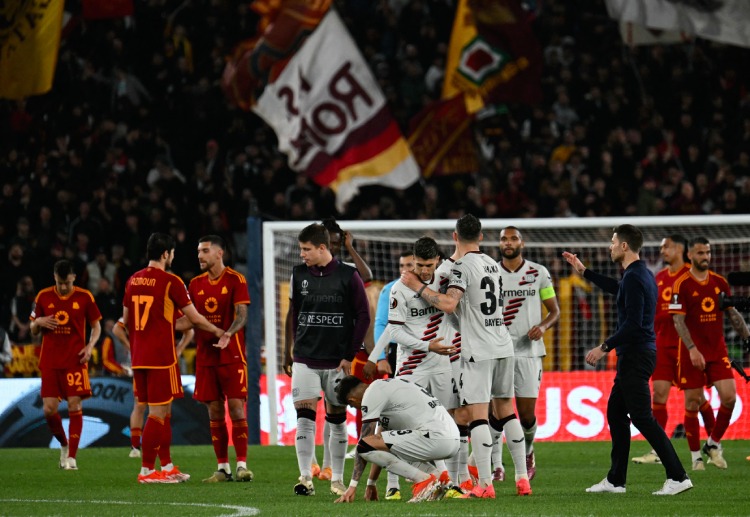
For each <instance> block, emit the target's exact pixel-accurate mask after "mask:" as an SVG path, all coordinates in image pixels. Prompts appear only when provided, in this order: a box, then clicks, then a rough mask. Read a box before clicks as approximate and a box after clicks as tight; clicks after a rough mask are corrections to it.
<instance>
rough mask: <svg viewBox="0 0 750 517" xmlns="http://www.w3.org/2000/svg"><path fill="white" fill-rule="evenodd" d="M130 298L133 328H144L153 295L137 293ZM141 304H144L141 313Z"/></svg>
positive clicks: (152, 301)
mask: <svg viewBox="0 0 750 517" xmlns="http://www.w3.org/2000/svg"><path fill="white" fill-rule="evenodd" d="M130 299H131V300H132V302H133V309H134V310H135V330H144V329H145V328H146V322H147V321H148V313H149V311H150V310H151V305H153V303H154V297H153V296H147V295H145V294H139V295H135V296H133V297H131V298H130ZM141 304H143V305H144V306H145V307H144V308H143V312H142V313H141Z"/></svg>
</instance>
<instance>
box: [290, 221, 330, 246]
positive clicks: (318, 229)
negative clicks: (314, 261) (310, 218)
mask: <svg viewBox="0 0 750 517" xmlns="http://www.w3.org/2000/svg"><path fill="white" fill-rule="evenodd" d="M297 240H298V241H299V242H311V243H312V244H313V245H314V246H316V247H317V246H320V245H321V244H325V245H326V248H328V249H329V250H330V249H331V235H330V234H329V233H328V230H327V229H326V227H325V226H323V225H322V224H318V223H313V224H310V225H308V226H305V227H304V228H303V229H302V231H301V232H299V235H298V236H297Z"/></svg>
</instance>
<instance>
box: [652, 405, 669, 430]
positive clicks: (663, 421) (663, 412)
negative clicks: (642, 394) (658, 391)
mask: <svg viewBox="0 0 750 517" xmlns="http://www.w3.org/2000/svg"><path fill="white" fill-rule="evenodd" d="M651 410H652V411H653V412H654V418H655V419H656V422H657V423H658V424H659V425H660V426H661V428H662V429H666V428H667V419H668V418H669V413H667V405H666V404H657V403H656V402H654V403H653V404H651Z"/></svg>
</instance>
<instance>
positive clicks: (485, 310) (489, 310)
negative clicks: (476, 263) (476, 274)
mask: <svg viewBox="0 0 750 517" xmlns="http://www.w3.org/2000/svg"><path fill="white" fill-rule="evenodd" d="M502 282H503V281H502V280H500V284H501V285H500V289H499V292H500V293H502V289H503V286H502ZM479 287H480V288H481V289H484V297H485V298H487V301H486V302H484V303H482V304H481V305H480V306H479V308H480V309H481V310H482V314H484V315H485V316H492V315H493V314H496V312H497V307H498V305H499V306H500V307H502V306H503V296H502V294H499V295H498V293H497V292H496V291H495V282H494V281H493V280H492V278H490V277H488V276H485V277H484V278H482V281H481V282H480V283H479Z"/></svg>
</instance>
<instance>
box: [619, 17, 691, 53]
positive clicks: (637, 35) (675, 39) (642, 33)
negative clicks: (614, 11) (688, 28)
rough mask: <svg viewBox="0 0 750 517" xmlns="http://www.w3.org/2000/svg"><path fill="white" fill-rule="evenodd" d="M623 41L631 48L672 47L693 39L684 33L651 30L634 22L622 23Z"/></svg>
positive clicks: (621, 34)
mask: <svg viewBox="0 0 750 517" xmlns="http://www.w3.org/2000/svg"><path fill="white" fill-rule="evenodd" d="M620 36H622V41H623V42H625V43H626V44H627V45H629V46H631V47H636V46H639V45H672V44H675V43H685V42H688V41H690V40H691V39H692V38H691V36H690V34H687V33H685V32H682V31H671V30H662V29H649V28H648V27H646V26H645V25H639V24H637V23H633V22H620Z"/></svg>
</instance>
